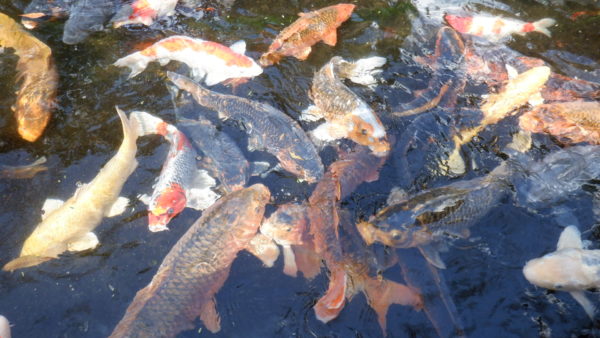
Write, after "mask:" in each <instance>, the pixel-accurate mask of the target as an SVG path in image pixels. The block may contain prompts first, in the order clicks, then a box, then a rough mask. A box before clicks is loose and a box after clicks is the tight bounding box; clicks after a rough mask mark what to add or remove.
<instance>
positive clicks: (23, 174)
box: [0, 156, 48, 179]
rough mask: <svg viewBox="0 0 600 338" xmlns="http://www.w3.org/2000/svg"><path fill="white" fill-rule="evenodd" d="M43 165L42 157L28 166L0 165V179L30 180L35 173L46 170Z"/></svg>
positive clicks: (44, 160) (43, 159)
mask: <svg viewBox="0 0 600 338" xmlns="http://www.w3.org/2000/svg"><path fill="white" fill-rule="evenodd" d="M44 163H46V158H45V157H44V156H42V157H40V158H38V159H37V160H35V162H33V163H31V164H28V165H22V166H18V167H13V166H8V165H0V178H13V179H15V178H32V177H33V176H35V175H36V174H37V173H39V172H41V171H46V170H48V167H46V166H45V165H44Z"/></svg>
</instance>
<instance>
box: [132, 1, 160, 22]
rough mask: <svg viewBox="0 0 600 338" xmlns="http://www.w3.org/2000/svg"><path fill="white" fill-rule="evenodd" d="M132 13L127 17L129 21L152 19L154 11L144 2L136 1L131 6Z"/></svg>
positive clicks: (154, 14)
mask: <svg viewBox="0 0 600 338" xmlns="http://www.w3.org/2000/svg"><path fill="white" fill-rule="evenodd" d="M131 8H132V9H133V12H132V13H131V15H130V16H129V19H135V18H138V17H154V16H156V11H155V10H154V9H152V6H151V5H150V3H148V1H146V0H138V1H136V2H135V3H133V4H132V5H131Z"/></svg>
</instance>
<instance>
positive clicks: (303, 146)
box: [167, 72, 323, 183]
mask: <svg viewBox="0 0 600 338" xmlns="http://www.w3.org/2000/svg"><path fill="white" fill-rule="evenodd" d="M167 76H168V77H169V79H170V80H171V81H172V82H173V83H174V84H175V85H176V86H177V87H179V88H180V89H182V90H185V91H187V92H189V93H191V94H192V96H193V97H194V99H195V100H196V101H197V102H198V103H199V104H200V105H202V106H205V107H207V108H210V109H213V110H216V111H217V112H218V114H219V117H220V118H221V119H233V120H236V121H240V122H242V123H243V124H244V126H245V127H246V128H245V129H246V132H247V133H248V136H249V139H248V149H249V150H250V151H254V150H261V149H264V150H266V151H268V152H269V153H271V154H273V155H274V156H275V157H277V159H278V160H279V163H280V164H281V166H282V167H283V169H285V170H287V171H289V172H290V173H292V174H294V175H296V176H297V177H299V178H300V179H303V180H306V181H308V182H309V183H311V182H315V181H316V180H318V179H319V178H320V177H321V176H323V164H322V163H321V158H320V157H319V154H318V153H317V150H316V149H315V146H314V145H313V143H312V142H311V140H310V139H309V138H308V136H307V135H306V134H305V133H304V131H303V130H302V128H300V126H299V125H298V123H297V122H296V121H294V120H293V119H292V118H291V117H289V116H287V115H286V114H284V113H283V112H281V111H279V110H277V109H275V108H273V107H272V106H269V105H267V104H265V103H259V102H255V101H252V100H248V99H245V98H241V97H237V96H233V95H226V94H221V93H217V92H213V91H211V90H208V89H206V88H204V87H202V86H201V85H199V84H198V83H195V82H194V81H192V80H191V79H189V78H187V77H185V76H183V75H179V74H176V73H173V72H167Z"/></svg>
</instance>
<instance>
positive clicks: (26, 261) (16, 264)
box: [2, 256, 55, 271]
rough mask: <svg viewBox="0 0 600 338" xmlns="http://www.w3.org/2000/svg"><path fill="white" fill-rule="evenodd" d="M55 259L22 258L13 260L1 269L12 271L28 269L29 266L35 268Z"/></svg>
mask: <svg viewBox="0 0 600 338" xmlns="http://www.w3.org/2000/svg"><path fill="white" fill-rule="evenodd" d="M54 258H55V257H39V256H22V257H18V258H15V259H13V260H12V261H10V262H8V263H6V265H4V266H3V267H2V270H4V271H14V270H17V269H23V268H28V267H30V266H36V265H38V264H42V263H44V262H46V261H49V260H51V259H54Z"/></svg>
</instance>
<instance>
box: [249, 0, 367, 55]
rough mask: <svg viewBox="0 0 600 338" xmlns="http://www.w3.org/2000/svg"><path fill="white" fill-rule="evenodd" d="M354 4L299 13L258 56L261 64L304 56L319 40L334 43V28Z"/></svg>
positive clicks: (348, 15) (335, 39) (350, 13)
mask: <svg viewBox="0 0 600 338" xmlns="http://www.w3.org/2000/svg"><path fill="white" fill-rule="evenodd" d="M355 7H356V6H355V5H352V4H344V3H342V4H337V5H334V6H329V7H325V8H321V9H319V10H316V11H312V12H308V13H299V14H298V15H299V16H300V18H298V20H296V21H294V23H292V24H291V25H289V26H288V27H286V28H285V29H284V30H282V31H281V32H280V33H279V35H277V37H276V38H275V41H273V43H272V44H271V45H270V46H269V50H268V51H267V52H266V53H264V54H263V55H262V56H261V57H260V61H259V62H260V64H261V65H262V66H263V67H267V66H270V65H272V64H275V63H278V62H279V60H280V59H281V58H282V57H284V56H293V57H295V58H297V59H299V60H306V59H307V58H308V55H309V54H310V52H311V50H312V48H311V47H312V46H313V45H314V44H316V43H317V42H319V41H323V42H324V43H326V44H328V45H330V46H335V44H336V43H337V33H336V30H337V28H338V27H339V26H340V25H341V24H342V23H343V22H344V21H346V20H348V19H349V18H350V16H351V15H352V11H354V8H355Z"/></svg>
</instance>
